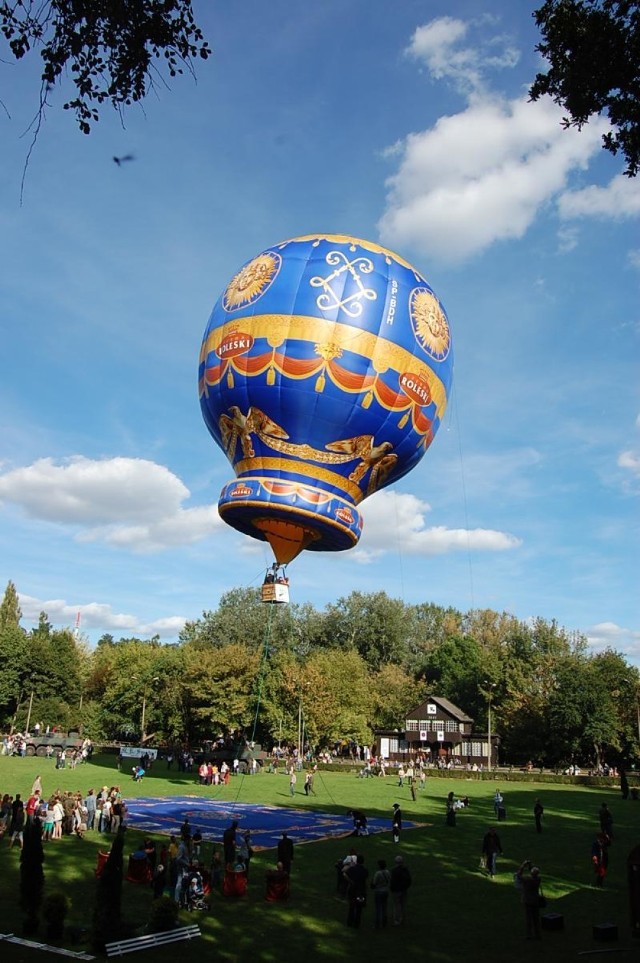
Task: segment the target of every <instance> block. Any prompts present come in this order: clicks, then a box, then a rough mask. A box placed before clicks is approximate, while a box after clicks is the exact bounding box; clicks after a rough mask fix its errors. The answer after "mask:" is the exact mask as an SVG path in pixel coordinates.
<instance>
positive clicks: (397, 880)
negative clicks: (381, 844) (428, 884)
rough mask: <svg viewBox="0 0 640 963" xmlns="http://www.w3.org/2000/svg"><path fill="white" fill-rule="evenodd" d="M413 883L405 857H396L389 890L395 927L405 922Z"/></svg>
mask: <svg viewBox="0 0 640 963" xmlns="http://www.w3.org/2000/svg"><path fill="white" fill-rule="evenodd" d="M411 882H412V881H411V873H410V872H409V870H408V869H407V867H406V866H405V864H404V859H403V857H402V856H396V859H395V863H394V866H393V869H392V870H391V877H390V880H389V890H390V892H391V898H392V900H393V925H394V926H400V925H401V924H402V923H404V921H405V915H406V909H407V893H408V892H409V887H410V886H411Z"/></svg>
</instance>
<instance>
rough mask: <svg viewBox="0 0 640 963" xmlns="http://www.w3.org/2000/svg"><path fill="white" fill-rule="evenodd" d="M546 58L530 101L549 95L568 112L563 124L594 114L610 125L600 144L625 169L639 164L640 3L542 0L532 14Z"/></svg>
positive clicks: (583, 120) (630, 0) (579, 121)
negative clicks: (620, 158)
mask: <svg viewBox="0 0 640 963" xmlns="http://www.w3.org/2000/svg"><path fill="white" fill-rule="evenodd" d="M533 16H534V18H535V21H536V24H537V25H538V27H539V28H540V31H541V33H542V37H543V40H542V42H541V43H539V44H538V45H537V47H536V50H538V51H539V52H540V53H541V54H542V56H543V57H545V58H546V60H547V61H548V62H549V69H548V71H547V72H546V73H539V74H537V75H536V78H535V80H534V83H533V85H532V87H531V89H530V91H529V95H530V97H531V99H532V100H538V99H539V98H540V97H542V96H543V95H544V94H549V95H550V96H551V97H552V98H553V100H554V101H555V103H556V104H559V105H560V106H561V107H563V108H564V109H565V110H566V111H567V112H568V116H567V117H565V118H564V120H563V123H564V126H565V127H577V128H578V130H579V129H580V128H581V127H582V126H583V125H584V124H586V123H588V121H589V119H590V118H591V117H592V116H593V115H594V114H595V115H600V114H606V115H608V117H609V120H610V121H611V123H612V124H613V125H614V129H613V130H611V131H609V132H608V133H607V134H605V135H604V136H603V147H604V148H605V149H606V150H608V151H610V152H611V153H612V154H617V153H618V152H619V151H620V152H621V153H622V154H623V156H624V158H625V160H626V162H627V167H626V170H625V174H627V175H628V176H629V177H635V175H636V174H637V173H638V168H639V166H640V4H638V3H637V2H635V0H546V2H545V3H543V5H542V6H541V7H540V8H539V9H538V10H536V11H535V12H534V14H533Z"/></svg>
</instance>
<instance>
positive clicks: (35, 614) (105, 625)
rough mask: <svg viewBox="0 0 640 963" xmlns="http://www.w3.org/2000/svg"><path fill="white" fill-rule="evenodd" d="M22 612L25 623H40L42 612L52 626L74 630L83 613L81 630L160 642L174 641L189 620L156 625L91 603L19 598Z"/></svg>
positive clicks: (171, 618)
mask: <svg viewBox="0 0 640 963" xmlns="http://www.w3.org/2000/svg"><path fill="white" fill-rule="evenodd" d="M20 608H21V609H22V615H23V619H24V620H26V621H27V622H33V623H37V622H38V618H39V615H40V612H46V613H47V615H48V617H49V621H50V622H51V623H52V625H56V626H59V627H67V628H69V627H71V626H74V625H75V624H76V618H77V615H78V613H80V630H81V632H82V631H84V630H91V629H93V630H97V631H99V632H118V633H120V634H130V635H135V636H145V635H159V636H160V637H161V638H175V637H176V636H177V635H178V634H179V632H180V630H181V629H182V627H183V626H184V624H185V622H186V619H185V618H184V617H183V616H181V615H172V616H168V617H166V618H162V619H155V620H154V621H153V622H143V621H141V620H140V619H139V618H137V616H135V615H128V614H124V613H118V612H114V611H113V609H112V608H111V606H110V605H105V604H104V603H101V602H90V603H88V604H86V605H70V604H69V603H68V602H65V601H64V600H63V599H36V598H33V597H32V596H30V595H22V594H20Z"/></svg>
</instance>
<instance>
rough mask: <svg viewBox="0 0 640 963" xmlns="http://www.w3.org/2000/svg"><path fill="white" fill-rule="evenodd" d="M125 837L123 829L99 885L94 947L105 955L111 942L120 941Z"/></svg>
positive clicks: (117, 836) (114, 844)
mask: <svg viewBox="0 0 640 963" xmlns="http://www.w3.org/2000/svg"><path fill="white" fill-rule="evenodd" d="M124 834H125V828H124V826H121V827H120V829H119V830H118V832H117V833H116V835H115V839H114V840H113V842H112V844H111V850H110V852H109V858H108V860H107V861H106V863H105V864H104V868H103V870H102V874H101V876H99V877H98V881H97V887H96V901H95V906H94V911H93V934H92V943H93V946H94V947H95V949H96V950H97V951H98V952H100V953H104V945H105V943H106V942H107V940H110V939H111V940H114V939H117V938H118V936H119V935H120V925H121V911H122V871H123V867H124V859H123V855H122V853H123V850H124Z"/></svg>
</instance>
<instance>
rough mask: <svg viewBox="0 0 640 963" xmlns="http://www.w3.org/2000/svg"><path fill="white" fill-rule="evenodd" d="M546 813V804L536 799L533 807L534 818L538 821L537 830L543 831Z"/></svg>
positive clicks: (538, 831)
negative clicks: (543, 818)
mask: <svg viewBox="0 0 640 963" xmlns="http://www.w3.org/2000/svg"><path fill="white" fill-rule="evenodd" d="M543 815H544V806H543V805H542V803H541V802H540V800H539V799H536V802H535V805H534V807H533V818H534V820H535V823H536V832H537V833H541V832H542V817H543Z"/></svg>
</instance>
